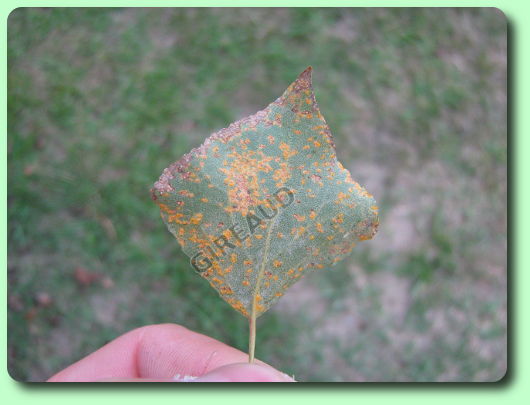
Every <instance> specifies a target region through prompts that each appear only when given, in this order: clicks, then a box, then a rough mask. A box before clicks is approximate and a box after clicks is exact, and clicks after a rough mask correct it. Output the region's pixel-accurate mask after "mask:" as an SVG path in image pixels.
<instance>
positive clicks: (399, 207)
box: [7, 8, 507, 381]
mask: <svg viewBox="0 0 530 405" xmlns="http://www.w3.org/2000/svg"><path fill="white" fill-rule="evenodd" d="M506 29H507V27H506V19H505V17H504V16H503V15H502V14H501V13H500V12H499V11H498V10H496V9H305V8H299V9H272V10H268V9H171V10H163V9H17V10H15V11H14V12H12V14H11V15H10V17H9V32H8V36H9V38H8V58H9V63H8V140H7V141H8V240H9V244H8V282H9V284H8V286H9V291H8V295H9V297H8V298H9V300H8V305H9V314H8V322H9V325H8V328H9V329H8V331H9V333H8V340H9V347H8V354H9V358H8V368H9V371H10V374H11V375H12V376H13V377H14V378H16V379H19V380H30V381H42V380H44V379H46V378H47V377H49V376H50V375H52V374H53V373H54V372H56V371H58V370H60V369H61V368H63V367H65V366H66V365H68V364H70V363H71V362H73V361H75V360H77V359H79V358H80V357H82V356H84V355H86V354H87V353H89V352H91V351H93V350H95V349H96V348H98V347H100V346H101V345H102V344H104V343H105V342H108V341H109V340H111V339H113V338H114V337H116V336H118V335H120V334H122V333H124V332H126V331H128V330H130V329H132V328H134V327H138V326H142V325H146V324H151V323H160V322H176V323H180V324H182V325H185V326H187V327H189V328H190V329H193V330H196V331H198V332H201V333H205V334H207V335H210V336H213V337H215V338H217V339H219V340H222V341H224V342H226V343H228V344H231V345H233V346H235V347H237V348H239V349H241V350H243V351H246V349H247V337H248V330H247V328H248V325H247V322H246V320H245V319H244V318H243V317H242V316H241V315H240V314H238V313H237V312H235V311H234V310H233V309H231V308H230V307H229V306H228V305H227V304H226V303H224V302H223V301H222V300H221V299H220V298H219V297H218V296H217V294H216V292H215V291H214V290H213V289H211V288H210V287H209V286H208V285H207V283H206V282H205V281H204V280H202V279H201V278H200V277H198V276H197V275H196V274H195V273H194V272H193V271H192V269H191V267H190V265H189V264H188V261H187V258H186V256H185V255H184V254H183V253H182V252H181V251H180V249H179V247H178V244H177V243H176V241H175V240H174V238H173V237H172V236H171V235H170V234H169V233H168V232H167V230H166V229H165V226H164V224H163V223H162V221H161V219H160V217H159V213H158V208H157V207H156V205H155V204H153V202H152V201H151V200H150V195H149V189H150V187H151V186H152V184H153V182H154V181H155V180H156V179H157V178H158V176H159V175H160V173H161V172H162V170H163V169H164V167H166V166H168V165H169V163H171V162H173V161H175V160H177V159H178V158H179V157H180V156H181V155H182V154H183V153H185V152H187V151H188V150H189V149H191V148H192V147H195V146H198V145H199V144H200V143H201V142H202V140H203V139H204V138H205V137H206V136H207V135H209V134H210V133H211V132H214V131H216V130H218V129H220V128H222V127H226V126H227V125H228V124H230V123H231V122H232V121H234V120H236V119H239V118H242V117H244V116H246V115H249V114H252V113H254V112H256V111H257V110H259V109H262V108H263V107H265V106H266V105H267V104H268V103H270V102H271V101H273V100H274V99H276V98H277V97H278V96H279V95H280V94H281V93H282V92H283V90H284V89H285V87H286V86H287V85H288V84H289V83H290V82H291V81H292V80H294V78H296V76H297V75H298V74H299V73H300V72H301V71H302V70H304V69H305V68H306V67H307V66H308V65H312V66H313V69H314V76H313V81H314V86H315V91H316V97H317V100H318V102H319V106H320V109H321V111H322V113H323V115H324V116H325V117H326V120H327V122H328V124H329V125H330V127H331V130H332V133H333V134H334V137H335V143H336V145H337V146H338V155H339V159H340V160H341V161H342V162H343V164H344V165H345V166H346V167H347V168H348V169H349V170H350V171H351V173H352V176H353V178H354V179H355V180H357V181H358V182H359V183H360V184H362V185H363V186H365V187H366V188H367V189H368V190H369V191H370V192H371V193H372V194H373V195H374V196H375V198H376V199H377V201H378V203H379V206H380V217H381V218H380V223H381V224H380V228H379V233H378V234H377V235H376V237H375V239H374V240H372V241H369V242H364V243H361V244H359V245H358V246H357V247H356V249H355V251H354V253H353V254H352V255H351V256H350V257H349V258H348V259H347V260H345V261H344V262H342V263H340V264H339V265H338V266H336V267H334V268H332V269H327V270H325V271H321V272H320V273H315V274H312V275H310V276H307V277H305V278H304V279H303V280H302V281H300V282H299V283H298V284H296V285H295V286H294V287H293V288H292V289H291V290H290V291H289V292H288V293H287V294H285V296H284V297H282V299H281V300H280V301H279V303H278V304H277V305H276V306H275V307H273V308H272V309H271V310H270V311H269V312H268V313H266V314H265V315H263V316H262V317H261V318H260V319H259V322H258V338H257V348H256V355H257V357H258V358H260V359H262V360H264V361H266V362H268V363H270V364H272V365H274V366H275V367H277V368H278V369H281V370H283V371H284V372H287V373H289V374H294V375H295V377H296V378H297V379H299V380H302V381H495V380H498V379H500V378H501V377H502V376H503V375H504V373H505V371H506V363H507V354H506V330H507V325H506V310H507V308H506V306H507V299H506V290H507V281H506V273H507V266H506V254H507V239H506V238H507V230H506V227H507V212H506V210H507V205H506V198H507V178H506V176H507V173H506V165H507V110H506V75H507V66H506Z"/></svg>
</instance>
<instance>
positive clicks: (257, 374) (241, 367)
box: [193, 363, 295, 382]
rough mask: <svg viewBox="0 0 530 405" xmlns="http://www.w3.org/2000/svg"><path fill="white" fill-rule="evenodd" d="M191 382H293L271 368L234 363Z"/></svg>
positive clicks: (285, 375)
mask: <svg viewBox="0 0 530 405" xmlns="http://www.w3.org/2000/svg"><path fill="white" fill-rule="evenodd" d="M193 382H295V380H294V379H292V378H291V377H289V376H288V375H287V374H284V373H282V372H280V371H278V370H275V369H274V368H272V367H265V366H261V365H258V364H249V363H234V364H228V365H226V366H222V367H219V368H216V369H215V370H212V371H210V372H209V373H208V374H204V375H202V376H200V377H198V378H196V379H194V380H193Z"/></svg>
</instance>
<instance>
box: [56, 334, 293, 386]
mask: <svg viewBox="0 0 530 405" xmlns="http://www.w3.org/2000/svg"><path fill="white" fill-rule="evenodd" d="M96 381H105V382H186V381H194V382H294V380H293V379H292V378H291V377H289V376H287V375H286V374H283V373H281V372H279V371H278V370H276V369H274V368H272V367H271V366H269V365H268V364H265V363H263V362H262V361H259V360H255V362H254V363H253V364H249V363H248V355H247V354H246V353H243V352H241V351H239V350H237V349H234V348H233V347H230V346H227V345H225V344H224V343H221V342H219V341H217V340H215V339H212V338H210V337H208V336H205V335H201V334H199V333H196V332H192V331H190V330H189V329H186V328H185V327H183V326H180V325H176V324H160V325H149V326H144V327H142V328H138V329H134V330H132V331H130V332H128V333H126V334H124V335H122V336H120V337H118V338H116V339H114V340H113V341H112V342H110V343H108V344H106V345H105V346H103V347H102V348H100V349H98V350H96V351H95V352H94V353H92V354H89V355H88V356H86V357H85V358H83V359H81V360H79V361H78V362H76V363H74V364H72V365H71V366H69V367H67V368H65V369H64V370H62V371H60V372H59V373H57V374H55V375H54V376H53V377H51V378H50V379H49V380H48V382H96Z"/></svg>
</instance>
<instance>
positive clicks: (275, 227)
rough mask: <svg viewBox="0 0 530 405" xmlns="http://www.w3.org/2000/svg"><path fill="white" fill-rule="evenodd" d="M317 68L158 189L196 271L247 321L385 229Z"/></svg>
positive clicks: (191, 156) (155, 193)
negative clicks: (339, 133)
mask: <svg viewBox="0 0 530 405" xmlns="http://www.w3.org/2000/svg"><path fill="white" fill-rule="evenodd" d="M311 70H312V69H311V67H309V68H307V69H306V70H305V71H304V72H302V73H301V74H300V76H299V77H298V78H297V79H296V81H295V82H293V83H292V84H291V85H290V86H289V87H288V88H287V90H286V91H285V92H284V94H283V95H282V96H281V97H280V98H278V99H277V100H276V101H274V102H273V103H271V104H270V105H269V106H268V107H267V108H265V109H264V110H262V111H259V112H257V113H256V114H254V115H252V116H249V117H246V118H243V119H241V120H239V121H237V122H235V123H233V124H231V125H230V126H229V127H228V128H224V129H221V130H220V131H218V132H216V133H214V134H212V135H211V136H210V137H209V138H208V139H206V140H205V141H204V143H203V144H202V145H201V146H200V147H198V148H196V149H193V150H192V151H191V152H189V153H188V154H186V155H185V156H183V157H182V158H181V159H180V160H179V161H177V162H175V163H173V164H172V165H171V166H169V167H168V168H167V169H165V170H164V172H163V173H162V175H161V176H160V179H159V180H158V181H157V182H156V183H155V185H154V187H153V189H152V197H153V199H154V201H155V202H156V203H157V204H158V205H159V207H160V213H161V216H162V218H163V220H164V222H165V223H166V225H167V227H168V229H169V231H170V232H171V233H172V234H173V235H174V236H175V237H176V238H177V240H178V242H179V244H180V245H181V247H182V249H183V251H184V252H185V253H186V254H187V255H188V256H189V257H190V259H191V264H192V266H193V268H194V269H195V270H196V271H197V272H198V273H199V274H200V275H201V276H202V277H204V278H205V279H207V280H208V281H209V283H210V285H211V286H212V287H213V288H215V289H216V290H217V291H218V292H219V294H220V295H221V297H222V298H223V299H224V300H225V301H227V302H228V303H229V304H230V305H231V306H232V307H233V308H235V309H236V310H237V311H239V312H240V313H242V314H243V315H244V316H246V317H248V318H251V316H253V317H257V316H259V315H261V314H262V313H263V312H265V311H266V310H267V309H268V308H269V307H270V306H271V305H272V304H273V303H274V302H275V301H276V300H278V299H279V297H281V296H282V295H283V294H284V293H285V291H286V290H287V289H288V288H289V287H290V286H291V285H292V284H293V283H295V282H296V281H297V280H299V279H300V278H301V277H302V276H303V275H304V274H306V273H308V272H311V271H314V270H317V269H322V271H329V268H330V267H331V266H332V265H334V264H335V263H337V262H338V261H340V260H341V259H343V258H344V257H345V256H347V255H348V254H349V253H350V252H351V250H352V248H353V247H354V246H355V244H356V243H357V242H358V241H362V240H367V239H371V238H372V236H373V235H374V234H375V233H376V231H377V226H378V223H379V222H378V214H377V211H378V209H377V206H376V203H375V200H374V199H373V197H372V196H371V195H370V194H369V193H368V192H367V191H366V190H365V189H364V188H362V187H361V186H360V185H359V184H358V183H356V182H355V181H354V180H353V179H352V177H351V175H350V173H349V172H348V170H346V169H345V168H344V167H343V166H342V165H341V163H340V162H339V161H338V160H337V157H336V153H335V147H334V144H333V139H332V136H331V133H330V130H329V127H328V125H327V124H326V121H325V120H324V117H323V116H322V114H321V113H320V110H319V108H318V105H317V103H316V100H315V95H314V93H313V88H312V84H311ZM251 314H252V315H251Z"/></svg>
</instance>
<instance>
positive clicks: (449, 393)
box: [0, 0, 530, 405]
mask: <svg viewBox="0 0 530 405" xmlns="http://www.w3.org/2000/svg"><path fill="white" fill-rule="evenodd" d="M36 6H63V7H64V6H67V7H68V6H69V7H72V6H74V7H80V6H85V7H97V6H101V7H122V6H128V7H141V6H144V7H145V6H149V7H155V6H158V7H186V6H195V7H197V6H232V7H235V6H245V7H249V6H261V7H285V6H325V7H330V6H336V7H338V6H342V7H361V6H364V7H366V6H368V7H395V6H399V7H428V6H436V7H496V8H499V9H500V10H501V11H502V12H503V13H504V14H505V15H506V18H507V22H508V40H509V46H508V49H509V51H508V52H509V62H508V63H509V65H508V66H509V79H508V85H509V87H508V94H509V95H508V97H509V100H508V118H509V124H508V132H509V134H508V136H509V146H508V157H509V170H508V180H509V196H508V207H509V209H510V210H511V211H510V215H509V219H508V221H509V223H508V234H509V248H508V252H509V260H508V264H509V266H508V270H509V289H510V290H509V332H508V333H509V334H508V341H509V362H508V373H507V374H506V376H505V377H504V378H503V379H502V380H501V381H499V382H497V383H482V384H481V383H475V384H466V383H461V384H458V383H457V384H453V383H451V384H443V383H441V384H439V385H438V384H352V383H346V384H340V385H334V384H303V386H301V385H299V386H297V387H296V388H295V386H293V385H290V384H289V385H288V386H283V387H281V388H276V387H274V388H272V389H271V386H266V387H265V386H264V387H263V388H265V389H266V390H267V395H256V394H257V393H258V392H256V391H257V390H260V387H258V386H257V385H255V384H252V385H247V386H244V385H238V386H236V387H234V386H233V385H232V386H230V387H224V386H223V387H219V386H208V387H205V386H203V385H201V386H200V388H199V386H197V385H195V386H194V385H193V384H191V385H192V386H194V387H195V388H192V387H190V384H186V385H185V386H184V385H178V388H177V385H173V384H171V385H165V386H160V385H156V386H154V385H152V384H149V385H142V386H140V385H124V384H121V385H120V384H118V385H116V384H109V385H107V386H103V385H98V386H95V385H93V384H90V385H79V384H70V385H66V386H65V385H55V384H54V385H51V384H28V383H19V382H16V381H14V380H13V379H11V377H10V376H9V374H8V372H7V367H6V366H5V365H7V350H2V351H1V354H0V363H2V364H4V367H3V369H2V377H1V379H0V393H1V396H2V397H3V398H4V399H5V400H6V401H8V402H7V403H9V404H18V403H28V402H30V401H34V402H35V403H36V402H37V401H38V403H39V404H52V403H53V404H54V405H55V404H61V403H65V404H70V403H72V402H74V401H75V403H76V404H92V403H93V402H95V401H102V400H109V401H112V400H114V401H115V400H119V401H127V403H128V404H141V403H144V402H145V401H150V400H151V401H153V400H154V401H156V402H158V403H160V401H172V402H173V403H175V401H179V402H180V401H185V400H189V399H192V400H193V401H195V402H196V401H197V400H199V401H201V402H202V401H215V403H216V405H217V404H220V403H230V404H233V403H235V402H239V401H244V402H246V403H253V404H259V403H270V402H274V403H278V402H290V401H293V400H296V401H298V400H300V401H304V402H305V403H306V404H307V403H317V402H320V401H322V400H333V401H337V402H338V403H345V401H349V400H353V401H359V402H361V401H370V405H372V404H379V403H387V401H392V402H393V403H396V402H397V403H406V404H416V403H417V404H425V403H429V405H431V404H432V405H434V404H446V403H447V402H449V401H455V400H458V399H460V400H466V401H469V400H474V401H477V402H478V401H480V403H481V404H482V405H486V404H498V403H499V402H500V401H503V403H505V402H509V403H513V402H517V403H519V402H521V401H522V400H524V399H525V398H526V401H528V399H529V398H530V384H528V383H527V384H525V380H526V379H527V378H528V377H529V374H530V373H529V371H528V369H529V368H530V355H529V353H530V349H528V348H527V347H526V345H523V344H522V342H524V341H527V342H530V323H529V321H530V319H529V318H528V315H524V317H523V314H522V311H521V310H520V308H522V307H525V308H530V302H529V301H530V298H529V296H528V295H525V294H524V293H523V289H524V288H525V287H526V286H528V284H529V280H530V274H529V273H528V272H525V271H522V269H524V268H526V267H527V266H528V264H529V261H530V251H527V250H523V249H521V247H522V246H523V244H524V243H525V242H526V243H529V242H530V235H529V234H528V232H527V233H526V234H523V230H524V229H528V228H530V214H529V213H528V211H526V210H521V209H520V208H521V207H526V206H530V191H528V190H525V189H523V187H522V186H523V179H524V178H525V176H524V174H529V175H530V159H529V160H525V159H523V156H524V154H525V152H526V153H530V140H529V138H528V136H526V137H525V136H523V134H530V131H529V129H530V128H529V127H530V118H529V114H528V113H527V114H523V112H525V111H530V101H529V98H528V95H529V94H530V77H529V75H528V74H526V75H525V74H523V72H530V54H529V53H528V52H527V53H526V54H525V53H523V47H524V46H525V45H526V49H527V50H528V42H529V41H530V25H529V24H528V19H529V18H530V2H528V1H527V0H513V1H497V2H495V1H482V2H476V1H467V0H464V1H455V0H452V1H439V2H434V1H419V0H408V1H402V2H398V1H388V0H387V1H371V2H370V1H355V0H350V1H340V0H331V1H329V0H328V1H326V0H307V1H300V0H290V1H285V0H284V1H277V0H269V1H263V0H254V1H241V0H234V1H231V2H229V1H215V0H199V1H195V2H192V1H160V0H154V1H151V2H137V1H129V2H124V1H117V0H107V1H105V2H101V1H87V0H78V1H65V0H55V1H51V2H45V1H16V0H3V1H2V3H1V4H0V15H1V20H0V21H1V30H0V49H1V52H2V55H3V56H4V58H5V57H7V19H8V16H9V14H10V13H11V11H12V10H14V9H15V8H18V7H36ZM525 40H526V41H525ZM0 74H1V77H2V86H1V88H2V93H3V97H2V98H1V100H0V107H1V113H0V121H1V122H2V125H3V126H2V128H3V131H2V132H4V134H5V138H4V140H3V142H1V143H0V153H1V154H2V155H3V156H6V157H7V150H6V148H7V125H6V120H7V105H6V102H7V97H6V96H7V64H6V63H5V61H4V63H3V64H2V65H1V66H0ZM524 96H526V98H525V97H524ZM0 170H1V172H2V177H1V178H2V183H3V184H2V189H3V190H4V198H3V199H2V201H1V204H2V210H3V213H4V214H3V215H2V216H1V225H2V227H3V229H4V230H5V232H4V234H3V235H5V236H3V237H4V238H5V241H4V243H3V246H5V249H3V252H2V255H1V256H0V257H1V260H2V264H3V268H4V269H6V270H7V249H8V247H7V244H8V241H7V206H6V204H7V158H6V160H5V162H4V164H2V165H1V166H0ZM514 218H516V220H514ZM525 264H526V265H527V266H525ZM1 283H2V284H3V288H2V289H1V291H2V296H3V298H4V301H3V302H7V278H6V277H3V278H2V280H1ZM0 317H1V318H2V319H3V321H4V325H6V330H5V332H4V333H1V334H0V346H1V347H3V348H7V305H4V306H2V308H1V309H0ZM263 388H261V389H263ZM174 390H178V392H173V391H174ZM199 390H200V391H199ZM153 394H155V395H156V397H155V398H153ZM260 394H262V393H261V392H260ZM236 395H237V397H236ZM329 396H331V397H332V398H329V399H328V397H329Z"/></svg>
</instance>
